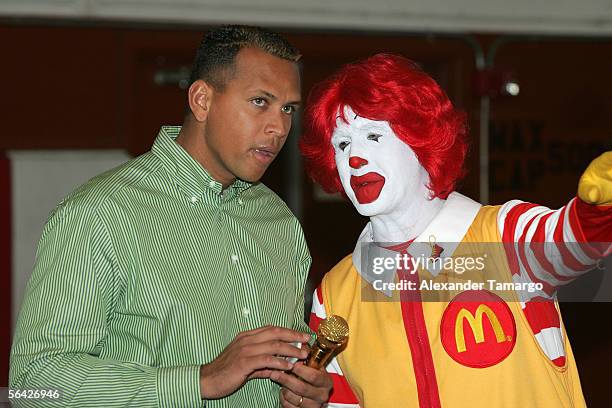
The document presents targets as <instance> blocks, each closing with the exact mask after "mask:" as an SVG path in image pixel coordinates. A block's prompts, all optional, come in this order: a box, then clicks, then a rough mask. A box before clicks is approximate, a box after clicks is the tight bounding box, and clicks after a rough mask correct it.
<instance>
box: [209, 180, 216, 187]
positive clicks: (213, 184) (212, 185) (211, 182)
mask: <svg viewBox="0 0 612 408" xmlns="http://www.w3.org/2000/svg"><path fill="white" fill-rule="evenodd" d="M215 184H216V183H215V182H214V181H212V180H211V181H210V183H208V185H209V186H210V187H211V188H212V187H214V186H215Z"/></svg>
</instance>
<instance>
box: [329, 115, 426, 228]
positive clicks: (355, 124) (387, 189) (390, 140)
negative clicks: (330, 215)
mask: <svg viewBox="0 0 612 408" xmlns="http://www.w3.org/2000/svg"><path fill="white" fill-rule="evenodd" d="M344 115H345V117H346V119H347V121H348V123H345V122H344V121H343V120H342V119H341V118H340V117H338V118H337V119H336V128H335V129H334V133H333V135H332V138H331V143H332V146H333V147H334V151H335V158H336V166H337V168H338V174H339V176H340V181H341V182H342V186H343V187H344V191H345V192H346V195H347V196H348V198H349V199H350V200H351V202H352V203H353V205H354V206H355V208H356V209H357V211H358V212H359V213H360V214H361V215H365V216H368V217H372V216H377V215H382V214H390V213H394V212H396V211H401V209H402V208H403V207H404V208H405V207H406V206H407V205H408V204H409V203H410V202H411V201H413V200H421V199H423V198H425V199H426V198H428V195H429V189H428V188H427V183H428V181H429V176H428V174H427V171H426V170H425V169H424V168H423V166H421V164H420V163H419V161H418V159H417V157H416V155H415V154H414V152H413V151H412V149H411V148H410V147H409V146H408V145H407V144H405V143H404V142H402V141H401V140H400V139H399V138H398V137H397V136H396V135H395V133H394V132H393V130H391V127H390V126H389V123H388V122H384V121H373V120H370V119H366V118H362V117H359V116H356V114H355V113H354V112H353V110H352V109H351V108H350V107H349V106H346V107H344Z"/></svg>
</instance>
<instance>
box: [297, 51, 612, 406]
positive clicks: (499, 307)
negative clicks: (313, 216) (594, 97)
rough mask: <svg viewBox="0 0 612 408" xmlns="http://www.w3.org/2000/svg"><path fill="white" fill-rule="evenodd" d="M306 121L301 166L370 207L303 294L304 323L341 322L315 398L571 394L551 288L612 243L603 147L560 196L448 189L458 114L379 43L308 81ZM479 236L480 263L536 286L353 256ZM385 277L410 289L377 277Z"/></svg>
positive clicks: (503, 399) (399, 401) (563, 398)
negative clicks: (536, 199) (342, 343)
mask: <svg viewBox="0 0 612 408" xmlns="http://www.w3.org/2000/svg"><path fill="white" fill-rule="evenodd" d="M305 124H306V132H305V134H304V137H303V138H302V140H301V141H300V148H301V150H302V153H303V155H304V157H305V160H306V164H307V169H308V172H309V174H310V175H311V177H312V178H313V179H314V180H315V181H316V182H318V183H319V184H321V186H322V187H323V188H324V189H325V190H326V191H329V192H341V193H343V194H344V195H345V196H346V197H348V199H349V200H350V201H351V202H352V204H353V205H354V206H355V208H356V209H357V211H358V212H359V213H360V214H362V215H364V216H367V217H369V218H370V222H369V223H368V224H367V225H366V227H365V229H364V230H363V232H362V233H361V235H360V237H359V238H358V240H357V244H356V246H355V250H354V252H353V253H352V254H351V255H348V256H347V257H345V258H344V259H343V260H341V261H340V262H339V263H338V264H337V265H336V266H335V267H334V268H333V269H332V270H331V271H330V272H328V273H327V274H326V275H325V277H324V278H323V281H322V282H321V285H320V286H319V287H318V288H317V290H316V292H315V294H314V296H313V310H312V313H311V326H312V328H313V329H315V330H316V327H317V325H318V322H319V321H320V319H322V318H325V317H326V316H327V315H330V314H337V315H340V316H342V317H344V318H345V319H346V320H347V321H348V323H349V327H350V338H349V342H348V345H347V347H346V349H345V350H344V351H343V352H342V353H341V354H339V355H338V356H337V357H336V358H335V359H333V360H332V362H331V363H330V364H329V366H328V367H327V369H328V371H329V372H330V373H331V374H332V376H333V378H334V391H333V393H332V396H331V398H330V403H329V406H330V407H335V408H339V407H359V406H361V407H366V408H391V407H393V408H395V407H428V408H435V407H468V406H469V407H475V408H489V407H519V406H520V407H538V408H546V407H550V408H552V407H555V408H559V407H581V406H585V402H584V398H583V395H582V390H581V386H580V380H579V376H578V372H577V369H576V363H575V361H574V357H573V354H572V349H571V347H570V344H569V342H568V339H567V336H566V334H565V331H564V327H563V323H562V320H561V317H560V314H559V309H558V305H557V303H556V301H555V290H556V289H557V288H558V287H559V286H561V285H564V284H566V283H568V282H570V281H571V280H573V279H575V278H576V277H578V276H580V274H581V273H584V272H586V271H588V270H590V269H592V268H593V267H594V266H595V265H596V263H597V262H598V260H600V259H601V258H603V257H605V256H607V255H608V254H609V253H610V251H611V246H610V241H612V237H611V234H612V232H611V231H612V152H608V153H605V154H603V155H602V156H600V157H598V158H597V159H595V160H594V161H593V162H592V163H591V164H590V166H589V167H588V168H587V169H586V171H585V173H584V174H583V176H582V178H581V179H580V183H579V186H578V194H577V197H575V198H573V199H572V200H571V201H570V202H569V203H568V204H567V205H565V206H564V207H562V208H561V209H559V210H550V209H548V208H545V207H542V206H538V205H535V204H531V203H525V202H522V201H518V200H513V201H510V202H507V203H505V204H503V205H501V206H482V205H481V204H479V203H477V202H475V201H473V200H471V199H470V198H468V197H465V196H463V195H461V194H459V193H457V192H454V191H453V190H454V186H455V183H456V182H457V180H458V179H459V178H460V177H461V176H462V175H463V173H464V159H465V156H466V151H467V145H466V125H465V118H464V115H463V114H461V113H460V112H458V111H456V110H455V109H454V108H453V106H452V104H451V102H450V101H449V99H448V97H447V96H446V95H445V93H444V92H443V91H442V90H441V89H440V87H439V86H438V85H437V84H436V82H435V81H434V80H433V79H432V78H431V77H429V76H428V75H427V74H425V73H424V72H423V71H421V70H420V69H419V68H418V67H417V66H416V65H415V64H414V63H412V62H411V61H409V60H407V59H405V58H403V57H400V56H393V55H386V54H379V55H376V56H373V57H371V58H369V59H367V60H365V61H362V62H357V63H354V64H350V65H347V66H345V67H343V68H341V69H340V70H339V71H338V72H337V73H336V74H334V75H333V76H332V77H330V78H329V79H327V80H326V81H324V82H323V83H321V84H319V85H318V86H317V87H316V88H315V89H314V90H313V92H312V93H311V96H310V98H309V108H308V110H307V111H306V115H305ZM481 243H497V245H496V248H497V253H496V254H494V255H493V256H491V257H490V258H489V259H488V260H487V264H488V267H487V268H486V270H485V271H478V273H480V275H479V276H480V278H481V279H484V280H487V279H491V280H496V281H503V282H510V283H514V284H521V283H522V284H525V283H527V284H537V288H538V290H536V291H523V290H516V291H514V290H512V291H511V294H510V295H508V293H507V292H506V295H505V296H502V295H500V294H499V293H495V291H492V290H488V289H489V288H488V287H484V288H482V287H481V288H476V289H468V290H461V289H456V288H455V289H454V290H452V291H448V292H446V293H445V294H444V295H442V296H441V297H440V298H438V299H437V301H426V299H425V297H426V295H425V294H424V293H423V291H421V290H419V289H418V288H419V283H420V282H421V281H422V280H425V279H428V280H429V281H431V282H438V283H444V284H448V283H449V282H450V283H456V282H459V281H462V279H463V281H465V277H464V276H463V277H461V278H459V279H456V277H455V275H456V274H455V275H453V274H452V271H450V272H449V271H447V270H441V269H440V268H437V269H436V267H432V268H419V267H417V268H416V270H415V268H414V265H415V264H414V263H412V264H411V265H412V266H413V268H412V269H411V267H410V266H409V265H410V264H409V265H408V266H406V265H404V266H401V267H391V273H382V274H381V275H376V273H375V274H373V273H372V270H371V267H370V266H369V264H368V261H367V259H369V258H368V256H366V255H368V254H369V253H371V252H372V251H373V252H376V251H378V253H387V254H389V253H391V254H393V253H395V254H399V255H401V256H404V257H410V258H412V259H414V258H416V257H419V256H421V255H422V254H424V253H426V252H427V251H426V250H424V249H423V248H430V249H431V251H430V253H429V254H426V255H429V256H430V257H434V258H435V257H441V258H444V259H452V258H454V257H457V254H459V253H461V254H466V253H474V251H473V248H475V247H478V246H479V245H480V244H481ZM544 243H547V244H551V245H549V246H547V247H543V245H544ZM595 243H598V244H595ZM373 248H374V249H373ZM489 248H490V247H489ZM423 251H425V252H423ZM366 252H367V253H366ZM491 252H496V250H495V249H491ZM387 272H389V271H387ZM483 274H484V275H483ZM400 281H405V282H413V284H414V286H412V290H408V289H406V287H404V288H403V289H401V290H394V289H393V285H388V284H389V283H391V284H393V283H398V282H400ZM383 283H386V284H387V286H384V285H383ZM415 288H417V289H416V290H415ZM445 296H446V297H445Z"/></svg>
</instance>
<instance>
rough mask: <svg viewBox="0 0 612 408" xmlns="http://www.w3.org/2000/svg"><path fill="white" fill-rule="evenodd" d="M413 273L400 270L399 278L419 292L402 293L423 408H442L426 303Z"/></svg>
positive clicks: (407, 335)
mask: <svg viewBox="0 0 612 408" xmlns="http://www.w3.org/2000/svg"><path fill="white" fill-rule="evenodd" d="M410 272H411V271H406V270H398V277H399V278H400V279H406V280H408V281H412V282H415V284H416V286H415V287H416V290H414V291H405V290H404V291H402V292H401V294H400V300H401V308H402V318H403V321H404V330H405V331H406V338H407V340H408V344H409V345H410V353H411V355H412V366H413V369H414V375H415V378H416V383H417V392H418V396H419V407H420V408H440V407H441V405H440V394H439V392H438V382H437V380H436V370H435V367H434V364H433V357H432V354H431V347H430V345H429V336H428V334H427V326H426V325H425V316H424V313H423V303H422V302H421V293H420V291H419V290H418V287H419V286H418V285H419V275H418V273H414V274H412V273H410Z"/></svg>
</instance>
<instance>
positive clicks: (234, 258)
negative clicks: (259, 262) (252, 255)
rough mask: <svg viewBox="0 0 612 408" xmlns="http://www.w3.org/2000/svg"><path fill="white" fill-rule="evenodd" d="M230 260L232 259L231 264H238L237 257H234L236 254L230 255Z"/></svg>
mask: <svg viewBox="0 0 612 408" xmlns="http://www.w3.org/2000/svg"><path fill="white" fill-rule="evenodd" d="M231 258H232V262H233V263H236V262H238V255H236V254H232V256H231Z"/></svg>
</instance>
